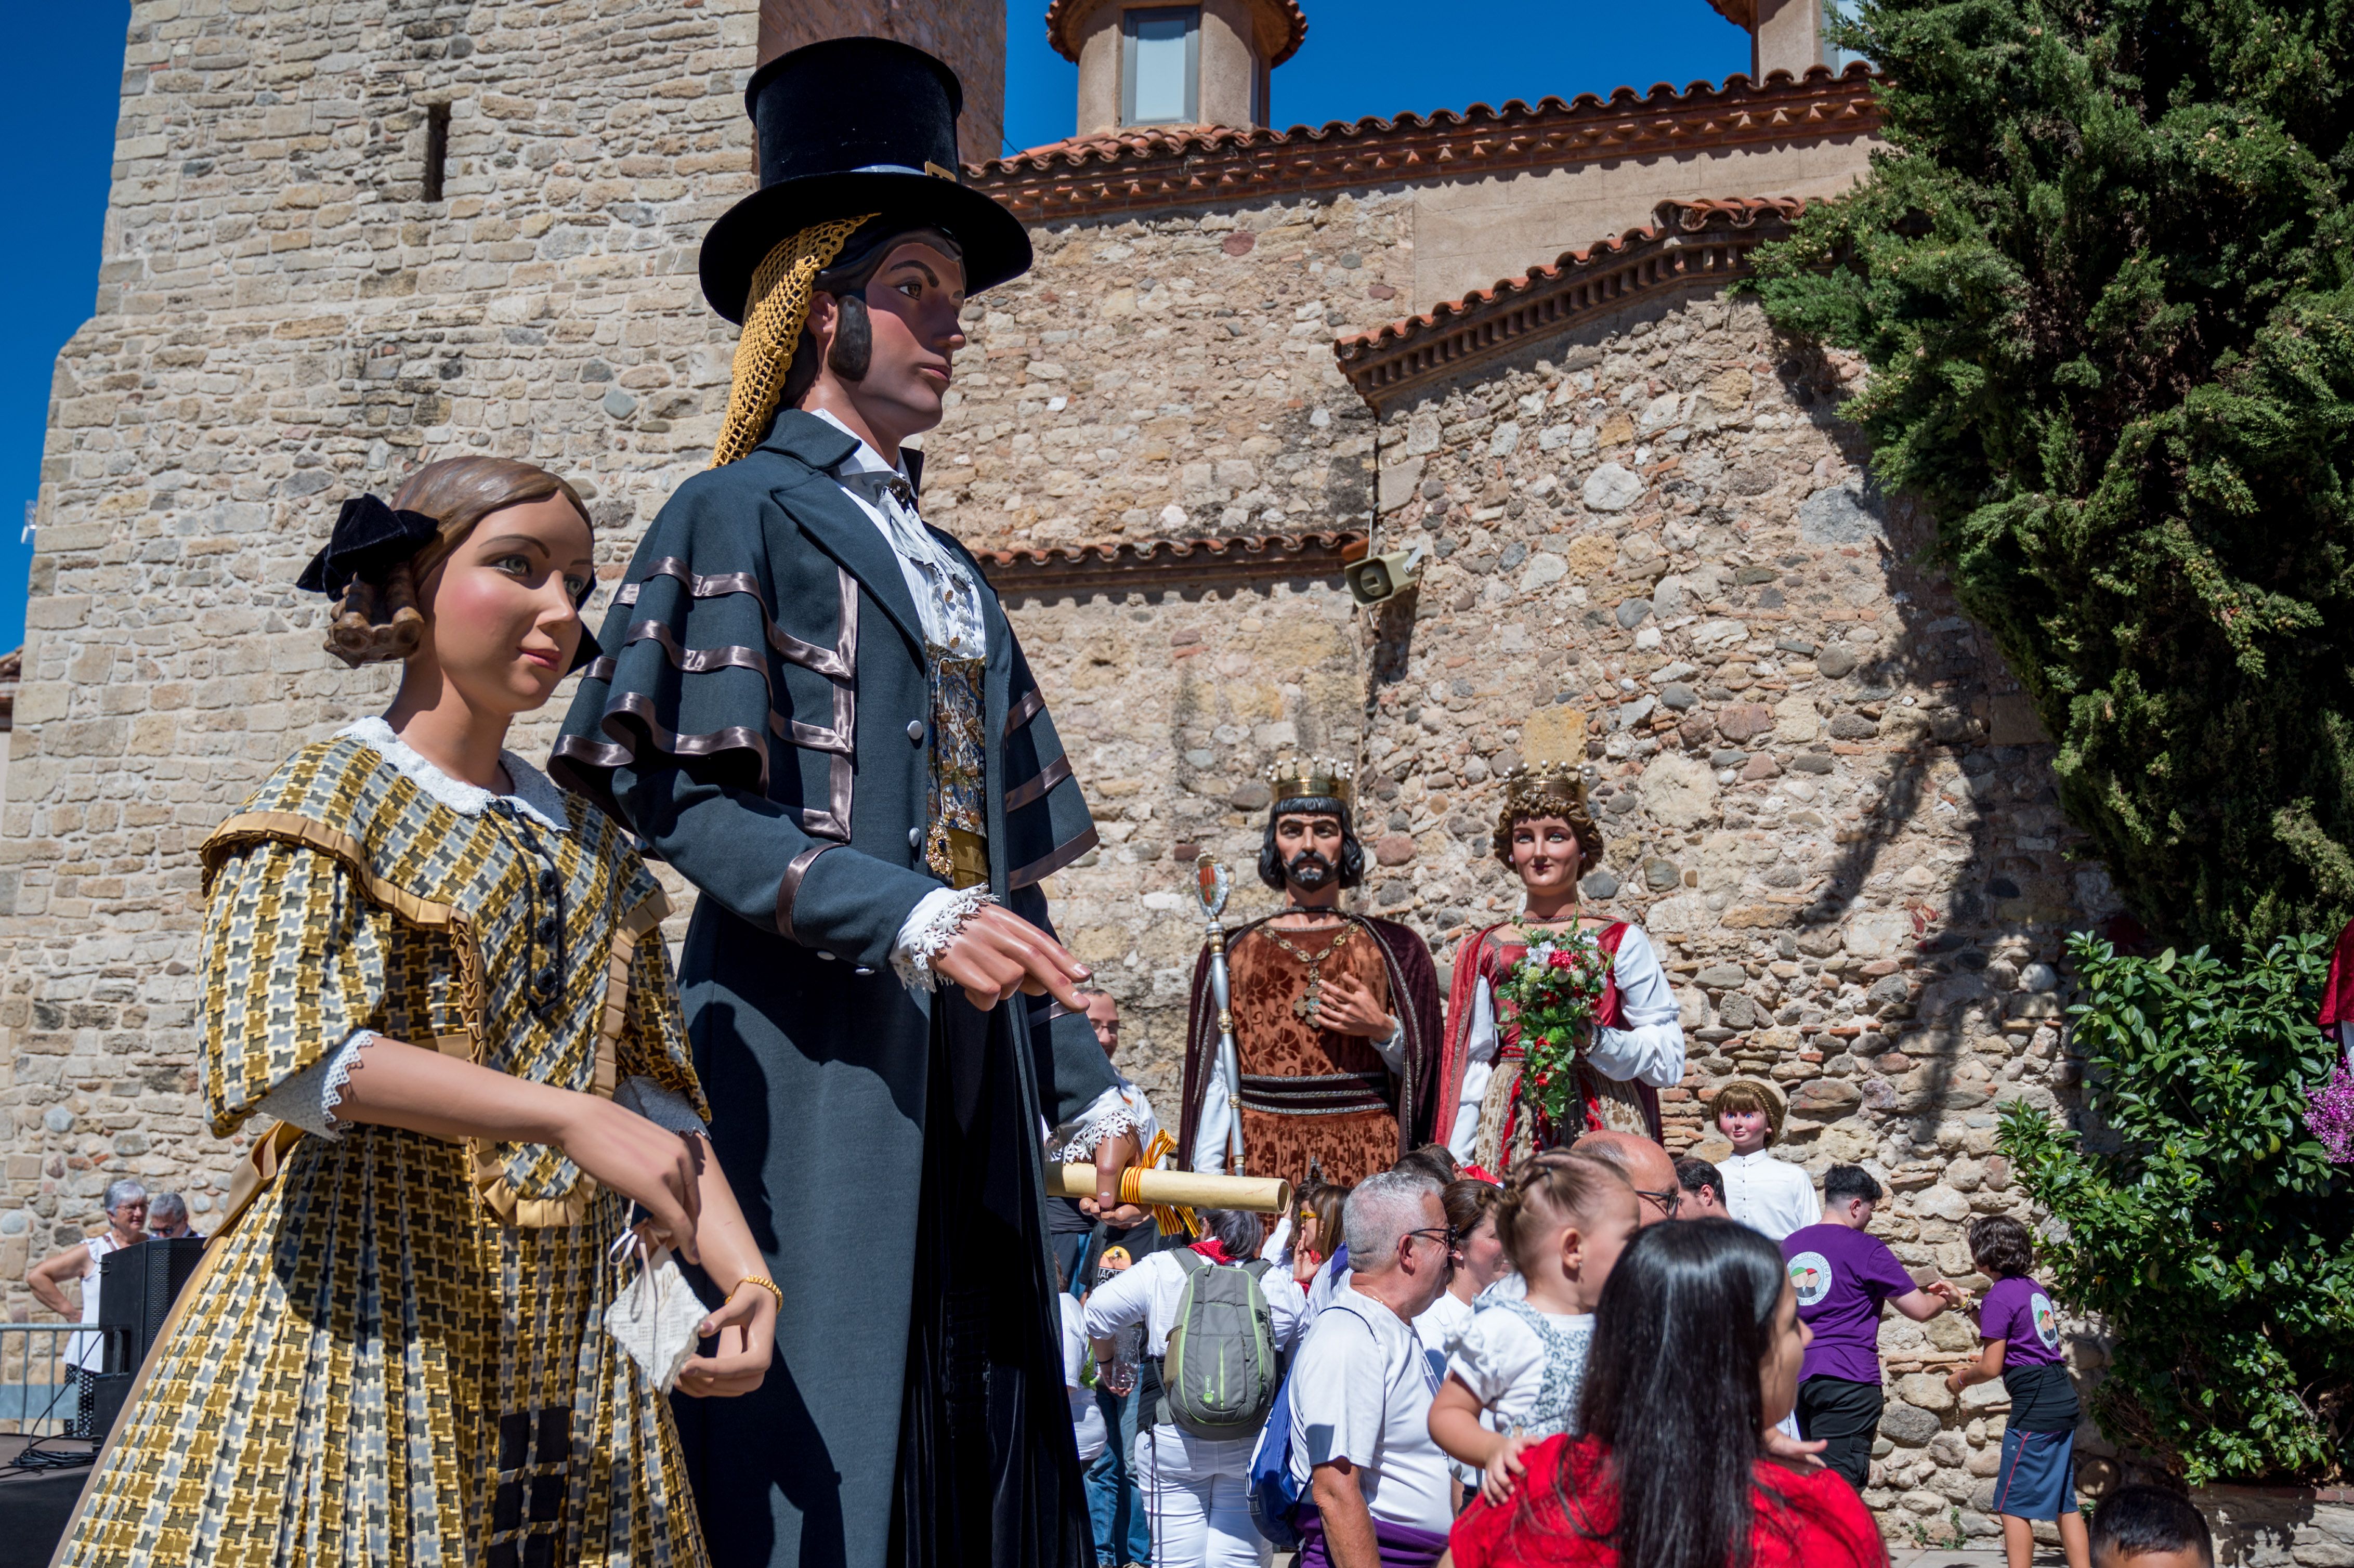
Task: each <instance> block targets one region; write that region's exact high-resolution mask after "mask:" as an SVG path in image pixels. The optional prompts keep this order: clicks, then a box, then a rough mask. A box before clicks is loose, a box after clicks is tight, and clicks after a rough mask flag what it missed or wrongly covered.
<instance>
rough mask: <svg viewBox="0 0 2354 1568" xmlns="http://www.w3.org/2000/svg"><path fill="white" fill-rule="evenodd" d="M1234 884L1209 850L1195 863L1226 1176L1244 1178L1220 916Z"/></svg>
mask: <svg viewBox="0 0 2354 1568" xmlns="http://www.w3.org/2000/svg"><path fill="white" fill-rule="evenodd" d="M1233 890H1234V884H1233V882H1232V880H1231V879H1229V878H1228V877H1227V875H1226V868H1225V866H1223V865H1220V864H1219V863H1217V861H1216V860H1214V859H1213V858H1212V857H1211V855H1210V853H1209V852H1208V851H1207V850H1204V851H1203V852H1202V853H1201V854H1200V855H1199V856H1198V857H1196V858H1195V860H1194V862H1193V896H1194V897H1195V898H1197V899H1199V900H1201V904H1202V918H1203V920H1204V922H1205V923H1206V924H1207V926H1208V927H1209V938H1210V1000H1211V1001H1214V1002H1215V1003H1217V1007H1218V1075H1219V1076H1220V1077H1222V1078H1224V1079H1225V1081H1226V1173H1227V1174H1228V1175H1230V1176H1240V1175H1241V1174H1243V1073H1242V1066H1241V1063H1240V1061H1239V1060H1238V1059H1237V1058H1236V1056H1235V1014H1234V1008H1233V1006H1232V1004H1231V1002H1230V1001H1229V999H1228V991H1227V983H1226V928H1225V926H1224V925H1223V924H1222V923H1221V922H1220V921H1219V919H1218V916H1221V915H1223V914H1225V910H1226V895H1227V894H1228V893H1230V892H1232V891H1233Z"/></svg>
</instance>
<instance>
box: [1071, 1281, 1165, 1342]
mask: <svg viewBox="0 0 2354 1568" xmlns="http://www.w3.org/2000/svg"><path fill="white" fill-rule="evenodd" d="M1151 1311H1152V1271H1151V1270H1150V1269H1149V1268H1147V1267H1145V1266H1144V1265H1143V1263H1142V1262H1141V1261H1139V1262H1138V1263H1137V1264H1136V1266H1134V1267H1132V1268H1125V1269H1122V1270H1121V1271H1120V1272H1119V1274H1117V1275H1115V1276H1114V1277H1111V1278H1110V1279H1108V1280H1106V1281H1105V1282H1104V1283H1103V1284H1101V1285H1098V1286H1097V1287H1095V1288H1094V1289H1093V1290H1091V1291H1089V1292H1088V1293H1087V1319H1086V1321H1087V1338H1088V1339H1090V1340H1108V1339H1110V1338H1111V1337H1112V1336H1113V1335H1114V1334H1117V1333H1119V1331H1120V1330H1122V1329H1125V1328H1127V1327H1128V1326H1129V1324H1130V1323H1141V1322H1143V1321H1144V1319H1146V1318H1147V1317H1149V1316H1150V1314H1151Z"/></svg>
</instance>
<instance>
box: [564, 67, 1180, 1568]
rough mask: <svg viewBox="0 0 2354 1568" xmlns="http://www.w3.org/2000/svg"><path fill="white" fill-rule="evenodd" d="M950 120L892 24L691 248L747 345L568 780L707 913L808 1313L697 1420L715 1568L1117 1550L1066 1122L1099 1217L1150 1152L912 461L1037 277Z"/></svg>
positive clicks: (715, 1035) (825, 89)
mask: <svg viewBox="0 0 2354 1568" xmlns="http://www.w3.org/2000/svg"><path fill="white" fill-rule="evenodd" d="M960 97H961V95H960V90H959V89H958V85H957V82H956V79H955V77H954V76H953V75H952V74H951V73H950V72H949V69H948V68H947V67H946V66H944V65H942V64H941V63H940V62H939V61H938V60H936V59H933V58H931V57H930V56H928V55H926V54H924V53H922V52H921V51H919V50H916V49H912V48H907V47H906V46H904V45H900V44H895V43H888V42H885V41H884V40H880V39H874V38H845V39H836V40H832V41H831V42H828V43H822V44H816V45H812V46H811V47H810V48H805V49H801V50H797V51H795V52H794V53H792V54H790V55H787V56H785V57H783V58H779V59H778V60H775V61H773V62H771V63H770V64H769V65H768V66H767V67H765V68H763V69H761V70H760V71H759V72H758V74H757V75H756V76H755V77H754V78H753V79H752V83H751V87H750V89H749V90H748V104H749V107H750V110H751V112H752V117H753V120H754V122H755V123H756V125H757V126H758V136H759V143H760V162H761V175H762V180H763V185H762V188H761V189H760V191H759V192H758V193H757V194H756V195H754V196H750V197H748V198H747V199H746V200H745V201H744V202H742V203H740V204H739V205H738V206H737V207H735V208H734V209H733V210H732V211H730V212H728V213H727V214H726V216H724V217H722V218H721V219H720V220H719V221H718V223H717V224H716V225H715V226H714V227H713V228H712V231H711V233H710V235H709V236H708V238H706V239H705V244H704V249H703V259H702V272H703V285H704V292H705V297H706V298H707V299H708V300H709V301H710V302H711V303H712V305H713V307H714V308H715V309H716V310H717V311H718V312H719V313H721V314H722V315H724V316H726V317H728V318H729V319H731V320H740V321H741V322H742V323H743V326H744V332H743V337H742V340H741V343H740V345H739V347H738V348H737V357H736V374H735V380H734V385H733V387H732V389H731V392H730V396H729V401H728V409H727V418H726V427H725V429H723V431H722V433H721V436H720V439H719V445H718V451H717V453H716V457H715V461H714V466H713V467H712V469H711V470H710V471H708V472H706V473H704V474H701V475H698V476H697V477H696V478H695V479H692V480H690V481H688V482H686V483H685V484H684V485H683V486H681V487H680V489H679V491H678V493H676V494H675V495H673V497H672V499H671V501H670V503H669V504H668V505H666V506H665V507H663V511H662V514H661V515H660V516H659V517H657V518H656V519H655V521H654V524H653V525H652V528H651V529H650V530H649V531H648V533H647V535H646V538H645V541H644V543H643V544H642V546H640V547H639V549H638V552H637V555H636V557H635V558H634V559H633V560H632V561H631V565H630V569H629V572H628V575H627V577H626V579H625V581H624V582H623V584H622V586H621V588H620V591H619V593H618V594H617V595H616V599H615V604H614V608H613V609H612V611H611V613H610V615H609V617H608V618H607V620H606V622H605V628H604V632H603V637H602V641H603V644H604V646H605V647H606V648H608V649H610V650H613V652H612V655H611V656H610V658H606V659H601V660H599V661H598V662H596V663H595V664H593V665H592V666H590V668H589V670H588V673H587V675H586V676H585V677H584V679H583V681H582V683H581V687H580V692H579V695H578V699H577V700H576V701H575V703H574V705H573V708H572V712H571V715H570V717H569V718H568V720H567V723H566V725H565V730H564V736H563V738H562V739H561V740H560V741H559V743H558V745H557V751H556V757H555V759H554V762H553V764H552V767H551V771H553V772H555V773H556V774H557V776H558V777H559V778H560V779H563V780H564V781H565V782H566V783H567V784H569V785H570V786H572V787H573V788H575V789H581V790H584V791H586V792H588V793H589V794H590V795H592V796H593V797H595V798H596V799H598V800H599V801H601V802H602V803H603V804H604V805H605V806H606V808H607V809H608V810H611V811H612V812H613V813H614V814H615V815H617V816H618V817H620V819H621V820H622V821H624V822H626V823H628V824H629V825H630V826H631V828H633V829H634V830H635V831H636V832H638V833H639V834H640V835H641V836H642V838H643V839H645V840H646V841H647V842H649V843H650V844H651V845H652V848H653V850H654V851H655V852H656V853H658V854H660V855H661V856H662V857H663V858H664V859H666V860H668V861H669V862H670V863H671V864H672V865H673V866H675V867H676V868H677V869H678V870H679V871H680V872H681V873H682V874H684V875H685V876H686V878H687V879H688V880H689V881H691V882H693V883H694V884H695V886H696V888H697V889H698V890H699V891H700V894H701V897H700V899H699V900H698V902H697V904H696V906H695V917H694V921H693V923H692V924H691V926H690V927H688V931H687V937H686V948H685V954H684V960H683V963H682V966H681V973H680V980H681V991H682V995H683V1000H684V1003H685V1006H686V1012H687V1018H688V1023H689V1028H690V1030H691V1031H692V1033H693V1035H694V1040H695V1060H696V1066H697V1068H698V1070H699V1071H700V1072H701V1074H702V1075H703V1083H704V1086H705V1092H706V1093H707V1094H708V1096H709V1097H710V1101H711V1105H712V1107H713V1118H712V1137H713V1143H714V1146H715V1148H716V1152H717V1155H718V1158H719V1160H720V1161H721V1163H722V1164H723V1165H724V1166H725V1167H726V1171H727V1174H728V1178H729V1180H730V1181H732V1182H733V1183H734V1184H735V1188H736V1191H737V1193H738V1194H739V1195H740V1196H741V1197H742V1199H743V1202H744V1207H745V1211H746V1214H747V1217H748V1219H749V1220H750V1221H751V1223H752V1226H753V1230H754V1233H755V1234H756V1235H757V1236H758V1239H759V1242H760V1246H761V1249H762V1252H763V1254H764V1255H765V1256H766V1259H767V1263H768V1268H769V1274H770V1275H771V1276H772V1277H773V1278H774V1279H775V1281H776V1283H777V1285H778V1286H779V1288H780V1289H781V1290H782V1291H783V1295H784V1309H783V1311H782V1312H781V1313H780V1314H779V1320H778V1329H777V1356H776V1362H775V1366H774V1368H773V1370H772V1371H771V1372H769V1378H768V1382H767V1383H766V1385H765V1386H764V1387H763V1388H761V1389H760V1390H759V1392H758V1393H756V1394H754V1395H751V1396H748V1397H747V1398H744V1399H740V1400H732V1401H725V1402H719V1401H694V1402H684V1404H683V1405H682V1411H681V1417H680V1427H681V1438H682V1441H683V1442H684V1444H685V1446H686V1448H687V1451H688V1454H687V1457H688V1460H689V1463H690V1465H691V1466H692V1467H693V1468H694V1471H695V1478H696V1488H697V1501H698V1506H699V1508H700V1510H701V1513H702V1517H703V1521H704V1527H705V1533H706V1535H707V1536H708V1538H709V1541H710V1544H711V1549H712V1559H713V1561H714V1562H716V1563H726V1564H729V1568H740V1565H743V1564H750V1563H775V1564H792V1565H795V1568H809V1565H820V1564H822V1565H826V1568H834V1565H841V1568H886V1565H888V1568H903V1565H907V1568H912V1565H918V1564H921V1565H933V1564H938V1565H941V1568H960V1565H968V1564H982V1563H987V1564H997V1565H1003V1568H1033V1565H1034V1564H1045V1565H1050V1568H1051V1565H1059V1564H1077V1563H1084V1562H1086V1561H1087V1560H1088V1559H1090V1558H1091V1557H1092V1555H1093V1553H1092V1551H1091V1547H1090V1542H1089V1540H1088V1530H1087V1510H1086V1504H1085V1500H1084V1498H1083V1496H1082V1494H1081V1491H1080V1487H1079V1478H1078V1471H1077V1459H1076V1450H1075V1448H1074V1447H1073V1444H1072V1439H1071V1430H1070V1421H1069V1417H1068V1413H1067V1405H1066V1401H1065V1398H1064V1393H1063V1388H1062V1362H1061V1355H1060V1341H1059V1338H1058V1326H1057V1325H1056V1324H1055V1322H1054V1321H1053V1320H1052V1319H1050V1317H1049V1312H1050V1310H1051V1305H1050V1303H1051V1292H1052V1290H1053V1283H1052V1277H1051V1275H1050V1274H1049V1272H1048V1266H1047V1254H1046V1246H1045V1237H1044V1219H1043V1208H1042V1201H1041V1191H1040V1182H1041V1160H1040V1144H1039V1136H1038V1135H1039V1128H1040V1126H1041V1124H1042V1121H1043V1122H1044V1123H1047V1124H1053V1125H1055V1127H1056V1128H1057V1132H1058V1135H1059V1138H1058V1148H1057V1150H1056V1151H1057V1152H1064V1153H1067V1154H1070V1155H1071V1156H1072V1157H1076V1158H1081V1159H1084V1158H1087V1157H1088V1156H1089V1155H1092V1156H1093V1157H1094V1158H1095V1159H1096V1160H1097V1167H1098V1178H1099V1181H1098V1187H1099V1192H1098V1195H1099V1198H1100V1199H1101V1200H1102V1201H1103V1203H1104V1206H1105V1207H1107V1208H1108V1207H1110V1206H1111V1204H1112V1193H1113V1181H1114V1180H1115V1179H1116V1175H1117V1172H1118V1171H1119V1169H1120V1168H1121V1167H1123V1166H1125V1165H1127V1164H1129V1163H1132V1162H1134V1160H1135V1159H1136V1156H1137V1150H1136V1139H1135V1137H1134V1133H1133V1130H1132V1129H1131V1128H1128V1127H1127V1126H1126V1121H1125V1118H1124V1115H1123V1106H1122V1102H1121V1100H1120V1098H1119V1080H1118V1078H1117V1076H1116V1075H1115V1074H1114V1073H1113V1072H1112V1070H1111V1067H1110V1065H1109V1064H1108V1062H1107V1061H1106V1060H1105V1059H1104V1053H1103V1051H1102V1049H1101V1048H1100V1047H1099V1046H1097V1044H1096V1041H1095V1037H1094V1035H1093V1033H1091V1032H1090V1030H1089V1028H1088V1026H1087V1019H1086V1017H1085V1011H1084V1002H1083V1001H1082V1000H1081V999H1080V998H1079V997H1078V996H1077V995H1076V994H1075V992H1074V991H1073V989H1072V987H1073V982H1074V980H1078V979H1083V978H1084V977H1085V975H1086V973H1087V971H1086V970H1085V969H1083V968H1081V967H1080V966H1079V965H1078V964H1077V962H1076V960H1074V959H1072V957H1071V955H1070V954H1069V953H1067V952H1066V951H1065V950H1064V948H1062V947H1061V945H1060V944H1059V943H1057V942H1056V941H1055V938H1054V935H1053V932H1052V929H1051V927H1049V926H1048V924H1047V918H1046V906H1045V900H1044V896H1043V895H1042V894H1041V893H1040V891H1039V886H1038V885H1039V883H1040V881H1041V880H1042V879H1043V878H1044V877H1045V876H1047V875H1048V874H1051V873H1053V872H1054V871H1055V870H1056V869H1057V868H1059V867H1061V866H1063V865H1066V864H1067V863H1070V862H1071V861H1072V860H1073V859H1075V858H1076V857H1077V856H1078V855H1080V854H1081V853H1085V852H1086V850H1087V848H1088V846H1090V845H1091V844H1093V843H1094V842H1096V835H1095V830H1094V828H1093V826H1092V824H1091V823H1090V821H1089V820H1088V816H1087V806H1086V803H1085V801H1083V800H1081V798H1080V795H1079V789H1078V786H1077V785H1076V783H1075V782H1073V781H1072V779H1071V768H1070V763H1069V760H1068V759H1067V758H1066V757H1065V756H1064V753H1063V749H1062V747H1061V745H1060V743H1059V742H1058V741H1057V740H1056V738H1055V730H1054V726H1053V725H1052V723H1051V722H1050V721H1049V720H1048V719H1047V717H1046V715H1045V705H1044V701H1043V700H1042V698H1041V696H1040V694H1039V690H1038V685H1037V683H1036V681H1035V680H1034V678H1033V677H1032V675H1031V673H1030V671H1029V669H1028V667H1027V666H1026V665H1025V664H1024V662H1023V658H1022V652H1021V650H1020V648H1019V647H1018V646H1016V644H1015V641H1014V637H1013V630H1012V629H1011V628H1010V627H1009V626H1008V625H1007V623H1006V620H1005V617H1004V614H1003V613H1002V610H1001V609H999V606H998V602H997V599H996V596H995V595H994V594H992V593H991V591H990V589H989V586H988V584H987V583H986V581H985V580H983V578H982V577H981V569H980V567H979V566H978V564H977V563H976V562H975V561H974V559H973V557H972V556H970V554H969V553H968V552H967V551H966V550H965V549H964V548H963V547H962V546H960V545H959V544H958V543H957V542H956V541H955V540H954V539H952V538H950V537H949V536H948V535H945V534H942V533H940V532H938V531H937V530H935V529H932V528H929V527H928V526H927V525H926V524H925V523H924V522H923V519H922V517H921V515H920V514H918V512H917V501H916V485H917V481H918V479H919V478H920V468H919V466H918V456H919V454H917V452H915V451H913V450H909V449H907V448H906V447H905V446H904V445H903V443H904V442H905V440H906V439H907V437H909V436H911V435H914V434H917V432H919V431H922V430H926V429H930V428H931V427H932V426H934V425H936V424H937V423H938V421H939V418H940V413H941V407H942V403H941V397H942V394H943V393H944V392H945V391H946V390H947V387H948V385H949V375H950V363H949V362H950V356H951V355H953V354H954V352H955V351H956V349H958V348H959V347H960V346H961V345H962V344H963V342H964V338H963V335H962V334H961V333H960V330H959V327H958V316H959V313H960V310H961V308H962V306H963V304H964V301H965V297H966V293H967V291H968V290H970V291H975V292H978V291H980V290H981V289H984V288H987V287H989V286H991V285H992V284H995V283H999V282H1002V281H1004V280H1006V279H1008V278H1011V277H1013V276H1015V275H1017V274H1019V273H1020V272H1022V271H1023V270H1024V269H1025V268H1027V267H1028V265H1029V261H1030V244H1029V238H1028V236H1027V235H1026V234H1025V233H1024V232H1023V228H1022V227H1021V226H1020V224H1018V223H1017V222H1015V221H1014V219H1013V217H1012V216H1011V215H1010V214H1008V213H1007V212H1005V211H1004V210H1003V209H1002V207H998V206H997V205H996V204H995V203H994V202H992V201H991V200H989V199H988V198H987V197H986V196H981V195H979V194H978V193H975V192H972V191H969V190H967V189H965V188H963V187H962V186H961V185H959V184H958V183H957V180H956V175H955V173H954V171H955V169H956V168H957V153H956V134H955V125H956V115H957V110H958V107H959V103H960ZM942 982H947V983H942ZM1066 1010H1067V1011H1066ZM723 1404H724V1405H725V1408H721V1406H722V1405H723ZM616 1460H617V1462H621V1457H620V1456H617V1457H616Z"/></svg>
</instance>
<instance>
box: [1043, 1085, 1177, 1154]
mask: <svg viewBox="0 0 2354 1568" xmlns="http://www.w3.org/2000/svg"><path fill="white" fill-rule="evenodd" d="M1160 1130H1161V1118H1158V1117H1156V1116H1154V1115H1153V1114H1152V1102H1151V1101H1150V1100H1148V1099H1146V1098H1145V1097H1144V1091H1143V1090H1142V1089H1140V1088H1138V1087H1137V1086H1135V1085H1134V1084H1121V1085H1119V1086H1117V1087H1114V1088H1108V1089H1106V1090H1105V1091H1104V1092H1103V1093H1102V1094H1099V1095H1097V1097H1095V1099H1094V1100H1093V1101H1091V1102H1090V1103H1089V1104H1088V1106H1087V1109H1085V1110H1083V1111H1081V1112H1080V1113H1079V1114H1078V1115H1076V1116H1075V1117H1073V1118H1071V1119H1070V1120H1068V1121H1066V1122H1065V1123H1063V1125H1062V1126H1060V1127H1056V1128H1049V1129H1048V1130H1047V1133H1046V1160H1047V1162H1048V1163H1049V1164H1055V1165H1066V1164H1069V1163H1070V1162H1071V1161H1073V1160H1079V1161H1081V1162H1085V1161H1087V1160H1093V1159H1094V1158H1095V1157H1096V1149H1097V1146H1098V1145H1099V1144H1101V1143H1102V1142H1103V1140H1104V1139H1107V1138H1117V1137H1119V1135H1120V1134H1121V1133H1123V1132H1133V1133H1134V1134H1136V1141H1137V1142H1138V1143H1139V1144H1146V1143H1150V1142H1151V1141H1152V1135H1153V1134H1154V1133H1156V1132H1158V1131H1160Z"/></svg>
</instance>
